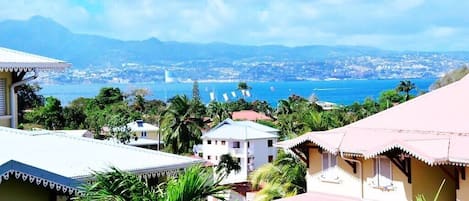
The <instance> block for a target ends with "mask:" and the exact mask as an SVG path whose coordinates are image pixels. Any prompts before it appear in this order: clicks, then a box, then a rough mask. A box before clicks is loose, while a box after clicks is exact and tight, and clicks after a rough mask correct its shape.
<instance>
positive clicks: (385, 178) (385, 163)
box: [379, 158, 392, 187]
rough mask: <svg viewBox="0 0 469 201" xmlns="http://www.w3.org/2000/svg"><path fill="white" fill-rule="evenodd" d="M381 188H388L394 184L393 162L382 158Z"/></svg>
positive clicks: (380, 164)
mask: <svg viewBox="0 0 469 201" xmlns="http://www.w3.org/2000/svg"><path fill="white" fill-rule="evenodd" d="M379 160H380V163H379V166H380V170H379V172H380V186H383V187H386V186H390V185H391V184H392V179H391V171H392V170H391V161H390V160H389V159H387V158H380V159H379Z"/></svg>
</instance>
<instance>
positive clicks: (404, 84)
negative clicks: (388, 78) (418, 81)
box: [396, 80, 415, 101]
mask: <svg viewBox="0 0 469 201" xmlns="http://www.w3.org/2000/svg"><path fill="white" fill-rule="evenodd" d="M413 89H415V84H414V83H412V82H411V81H410V80H402V81H400V82H399V85H397V87H396V91H397V92H404V93H405V100H406V101H408V100H409V99H410V96H409V93H410V91H412V90H413Z"/></svg>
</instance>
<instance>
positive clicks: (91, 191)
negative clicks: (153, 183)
mask: <svg viewBox="0 0 469 201" xmlns="http://www.w3.org/2000/svg"><path fill="white" fill-rule="evenodd" d="M93 176H94V178H95V181H94V182H93V183H90V184H85V185H84V186H82V189H81V190H82V192H83V194H81V195H80V196H79V197H76V198H74V199H75V200H79V201H92V200H105V201H127V200H131V201H137V200H145V201H150V200H156V199H157V193H156V189H154V188H151V187H149V186H148V184H147V183H146V182H144V181H142V179H141V178H140V177H138V176H137V175H134V174H131V173H129V172H124V171H121V170H119V169H117V168H111V171H110V172H107V173H105V172H94V173H93Z"/></svg>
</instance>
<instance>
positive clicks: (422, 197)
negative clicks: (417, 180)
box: [415, 179, 446, 201]
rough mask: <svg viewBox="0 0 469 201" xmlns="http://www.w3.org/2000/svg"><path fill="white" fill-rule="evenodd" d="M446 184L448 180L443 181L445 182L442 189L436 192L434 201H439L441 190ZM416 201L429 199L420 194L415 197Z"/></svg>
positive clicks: (441, 186)
mask: <svg viewBox="0 0 469 201" xmlns="http://www.w3.org/2000/svg"><path fill="white" fill-rule="evenodd" d="M445 183H446V179H443V181H442V182H441V184H440V188H438V191H437V192H436V195H435V198H433V201H437V200H438V198H439V197H440V193H441V190H442V189H443V185H445ZM415 200H417V201H427V199H426V198H425V196H424V195H423V194H418V195H417V196H416V197H415Z"/></svg>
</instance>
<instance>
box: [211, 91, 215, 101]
mask: <svg viewBox="0 0 469 201" xmlns="http://www.w3.org/2000/svg"><path fill="white" fill-rule="evenodd" d="M214 100H215V92H213V91H212V92H210V101H214Z"/></svg>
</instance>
